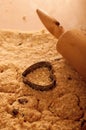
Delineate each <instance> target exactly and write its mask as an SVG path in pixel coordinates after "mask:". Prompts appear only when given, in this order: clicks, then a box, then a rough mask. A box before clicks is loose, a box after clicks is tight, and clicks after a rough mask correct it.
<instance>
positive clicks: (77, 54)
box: [57, 30, 86, 80]
mask: <svg viewBox="0 0 86 130" xmlns="http://www.w3.org/2000/svg"><path fill="white" fill-rule="evenodd" d="M57 51H58V52H59V53H60V54H62V55H63V57H64V58H66V59H67V60H68V61H69V63H70V64H71V65H72V66H73V67H74V68H75V69H76V70H77V71H78V72H79V73H80V74H81V75H82V76H83V77H84V78H85V80H86V35H85V34H84V33H83V32H82V31H80V30H69V31H67V32H65V33H64V34H62V35H61V36H60V38H59V40H58V42H57Z"/></svg>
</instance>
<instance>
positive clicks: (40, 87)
mask: <svg viewBox="0 0 86 130" xmlns="http://www.w3.org/2000/svg"><path fill="white" fill-rule="evenodd" d="M42 67H47V68H48V70H49V72H50V75H49V78H50V80H51V83H50V84H49V85H44V86H43V85H39V84H35V83H33V82H31V81H29V80H28V79H27V78H26V76H27V75H28V74H30V73H31V72H33V71H34V70H36V69H39V68H42ZM22 76H23V82H24V83H25V84H27V85H29V86H30V87H31V88H33V89H36V90H40V91H47V90H50V89H52V88H54V87H55V86H56V78H55V75H54V70H53V67H52V65H51V63H50V62H47V61H41V62H37V63H35V64H33V65H31V66H30V67H28V68H27V69H26V70H25V71H24V72H23V73H22ZM39 78H40V77H39Z"/></svg>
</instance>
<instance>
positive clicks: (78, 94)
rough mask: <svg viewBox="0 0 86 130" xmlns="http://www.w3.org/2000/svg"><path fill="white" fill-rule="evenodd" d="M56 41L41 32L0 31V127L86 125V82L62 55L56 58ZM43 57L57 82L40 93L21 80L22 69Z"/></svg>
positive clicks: (69, 129) (45, 129) (38, 129)
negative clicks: (48, 63)
mask: <svg viewBox="0 0 86 130" xmlns="http://www.w3.org/2000/svg"><path fill="white" fill-rule="evenodd" d="M56 43H57V40H56V39H55V38H54V37H53V36H51V35H50V34H46V33H44V32H43V31H42V32H38V33H33V34H26V33H17V32H6V31H1V32H0V130H81V127H85V126H86V124H85V121H86V83H85V82H84V81H82V78H81V77H79V75H78V73H77V72H75V71H74V70H73V68H72V67H70V66H69V64H68V63H67V62H66V61H65V60H64V59H63V58H61V59H60V60H58V58H59V57H61V56H60V55H59V54H58V53H57V51H56ZM44 60H45V61H49V62H50V63H51V64H52V66H53V69H54V75H55V76H56V80H57V85H56V87H55V88H54V89H53V90H50V91H44V92H41V91H37V90H34V89H32V88H30V87H29V86H28V85H25V84H24V83H23V80H22V72H23V71H24V70H25V69H26V68H27V67H28V66H30V65H32V64H33V63H36V62H38V61H44ZM43 71H44V70H43ZM39 78H40V76H39ZM41 78H42V79H43V76H42V77H41ZM44 78H45V75H44ZM40 80H41V79H40ZM38 81H39V79H38ZM84 130H85V129H84Z"/></svg>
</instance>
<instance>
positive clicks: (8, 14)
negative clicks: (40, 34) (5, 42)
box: [0, 0, 86, 31]
mask: <svg viewBox="0 0 86 130" xmlns="http://www.w3.org/2000/svg"><path fill="white" fill-rule="evenodd" d="M37 8H40V9H42V10H44V11H46V12H47V13H49V14H50V15H51V16H53V17H55V18H56V19H57V20H59V21H60V23H61V24H62V25H63V26H64V27H65V28H67V29H68V28H72V27H76V26H79V25H85V24H86V0H46V2H44V0H14V1H13V0H0V29H15V30H16V29H17V30H24V31H33V30H39V29H42V28H44V26H43V25H42V23H41V22H40V20H39V18H38V16H37V14H36V9H37Z"/></svg>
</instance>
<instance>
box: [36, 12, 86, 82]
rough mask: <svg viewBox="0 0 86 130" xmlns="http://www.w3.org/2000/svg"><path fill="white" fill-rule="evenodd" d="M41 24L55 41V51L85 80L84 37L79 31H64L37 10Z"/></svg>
mask: <svg viewBox="0 0 86 130" xmlns="http://www.w3.org/2000/svg"><path fill="white" fill-rule="evenodd" d="M37 14H38V16H39V17H40V19H41V21H42V23H43V24H44V25H45V27H46V28H47V29H48V31H49V32H50V33H51V34H53V35H54V36H55V37H56V38H57V39H58V42H57V47H56V48H57V51H58V52H59V53H60V54H61V55H63V57H64V58H65V59H67V60H68V61H69V63H70V64H71V65H72V66H73V67H74V68H75V69H76V70H77V71H78V72H79V73H80V74H81V75H82V76H83V77H84V79H85V80H86V35H85V34H84V33H83V32H82V31H80V30H75V29H73V30H69V31H66V32H65V31H64V28H63V27H62V26H60V23H59V22H58V21H57V20H56V19H54V18H51V17H50V16H48V15H47V14H46V13H45V12H43V11H41V10H39V9H37Z"/></svg>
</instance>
